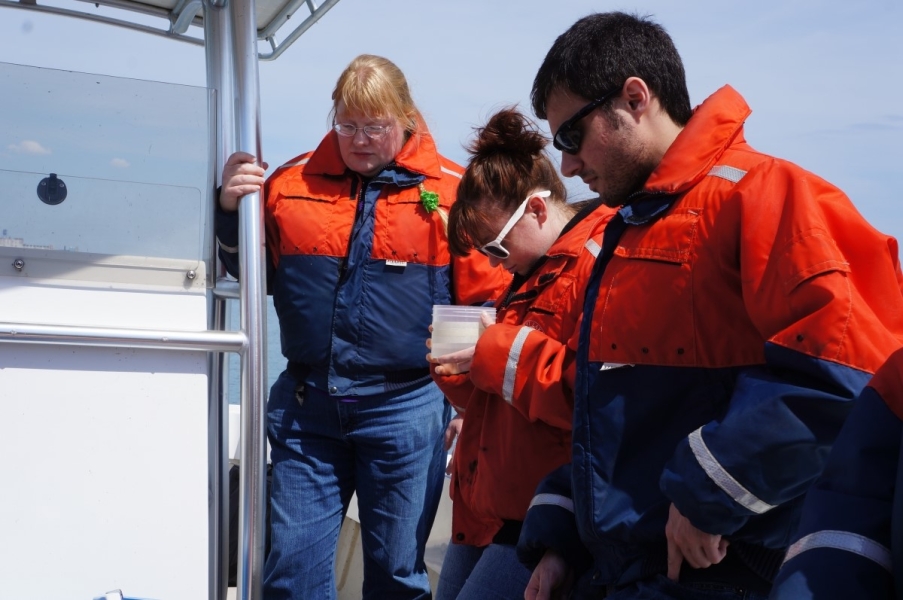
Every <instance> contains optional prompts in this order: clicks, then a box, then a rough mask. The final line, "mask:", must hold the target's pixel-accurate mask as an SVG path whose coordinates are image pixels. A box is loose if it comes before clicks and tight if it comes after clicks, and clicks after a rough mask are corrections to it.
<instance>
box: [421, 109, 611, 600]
mask: <svg viewBox="0 0 903 600" xmlns="http://www.w3.org/2000/svg"><path fill="white" fill-rule="evenodd" d="M546 144H547V140H546V139H545V137H544V136H543V135H542V134H541V133H540V132H539V131H538V129H537V128H536V126H535V125H534V124H533V123H532V122H531V121H530V120H528V119H527V117H525V116H524V115H522V114H521V113H519V112H518V111H516V110H515V109H510V108H509V109H504V110H502V111H500V112H498V113H497V114H495V115H494V116H492V117H491V118H490V119H489V122H488V123H487V124H486V125H485V126H484V127H482V128H479V129H478V130H477V135H476V139H474V140H473V142H472V143H471V144H470V147H469V148H468V150H469V151H470V155H471V160H470V163H469V165H468V166H467V169H466V170H465V173H464V176H463V178H462V180H461V183H460V184H459V186H458V193H457V201H456V202H455V204H454V205H453V206H452V208H451V211H450V213H449V231H448V233H449V248H450V249H451V251H452V253H453V254H458V255H465V254H468V253H469V252H470V251H471V250H472V249H476V250H478V251H479V252H481V253H483V254H484V255H485V256H486V257H487V259H488V260H489V263H490V264H491V265H492V266H496V265H499V264H500V265H502V266H503V267H504V268H505V269H507V270H508V271H509V272H511V273H513V275H514V280H513V282H512V284H511V287H510V288H509V289H508V291H507V293H506V294H505V295H504V297H503V298H502V299H501V300H499V301H498V302H496V310H497V323H492V322H488V323H486V322H484V325H486V326H487V327H486V330H485V331H484V332H483V334H482V336H481V337H480V339H479V341H478V342H477V345H476V346H475V347H474V348H471V349H469V350H464V351H461V352H459V353H455V354H449V355H446V356H439V357H433V356H431V357H430V359H431V361H432V362H433V363H434V364H435V365H436V366H435V367H434V369H433V377H434V379H435V380H436V382H437V383H438V384H439V387H440V388H441V389H442V391H443V392H445V394H446V396H447V397H448V398H449V400H450V401H451V403H452V404H453V405H454V406H455V407H456V408H457V410H458V413H459V414H460V415H463V423H462V426H461V432H460V434H459V437H458V441H457V446H456V449H455V455H454V460H453V464H452V467H451V470H452V481H451V495H452V500H453V503H452V536H451V544H449V548H448V552H447V554H446V557H445V562H444V564H443V566H442V571H441V574H440V579H439V587H438V590H437V596H436V600H450V599H457V600H476V599H480V600H485V599H487V598H491V599H509V598H510V599H512V600H513V599H521V598H523V595H524V590H525V588H526V585H527V583H528V581H529V580H530V571H529V570H528V569H527V568H526V567H524V566H523V565H521V564H520V563H519V562H518V560H517V555H516V553H515V546H516V544H517V539H518V535H519V533H520V526H521V522H522V520H523V518H524V516H525V515H526V513H527V508H528V506H529V504H530V502H531V500H532V499H533V494H534V491H535V489H536V486H537V484H538V483H539V482H540V480H541V479H542V478H543V477H544V476H545V475H547V474H548V473H549V472H550V471H552V470H554V469H556V468H557V467H559V466H561V465H562V464H565V463H567V462H569V461H570V455H571V436H570V430H571V412H572V406H573V405H572V400H571V398H572V392H571V390H572V387H573V384H574V358H575V356H574V349H575V348H576V340H572V338H575V337H576V335H577V331H578V329H577V321H578V318H579V316H580V313H581V310H582V299H583V296H584V288H585V285H586V281H587V279H588V277H589V273H590V269H591V267H592V264H593V261H594V259H595V256H596V254H597V253H598V250H599V245H600V243H601V237H602V232H603V230H604V226H605V223H606V222H607V221H608V219H609V218H610V217H611V215H612V214H613V210H612V209H610V208H606V207H605V206H602V205H601V203H599V202H598V201H595V202H589V203H582V204H568V203H567V202H566V191H565V187H564V185H563V183H562V182H561V180H560V178H559V177H558V174H557V172H556V169H555V166H554V164H553V163H552V161H551V160H550V159H549V157H548V155H547V154H546V151H545V147H546ZM571 340H572V341H571ZM569 341H570V343H569Z"/></svg>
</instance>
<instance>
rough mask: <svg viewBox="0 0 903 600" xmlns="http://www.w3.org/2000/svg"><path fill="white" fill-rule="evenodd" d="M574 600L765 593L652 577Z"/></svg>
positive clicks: (754, 599)
mask: <svg viewBox="0 0 903 600" xmlns="http://www.w3.org/2000/svg"><path fill="white" fill-rule="evenodd" d="M574 598H575V599H577V600H584V599H587V600H589V599H590V598H605V600H767V598H768V595H767V594H761V593H757V592H754V591H752V590H747V589H743V588H740V587H739V586H736V585H731V584H727V583H719V582H714V581H713V582H704V581H694V582H690V583H677V582H675V581H671V580H670V579H668V578H667V577H665V576H664V575H656V576H655V577H653V578H651V579H644V580H642V581H637V582H635V583H632V584H630V585H628V586H626V587H624V588H622V589H620V590H617V591H613V592H610V593H609V594H607V595H606V594H605V593H604V590H597V593H596V594H588V593H586V590H584V593H583V594H581V593H577V594H575V595H574Z"/></svg>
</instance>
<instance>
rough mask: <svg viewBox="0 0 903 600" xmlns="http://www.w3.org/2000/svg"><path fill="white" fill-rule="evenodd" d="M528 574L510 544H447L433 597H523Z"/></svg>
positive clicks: (462, 599) (514, 599) (504, 599)
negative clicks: (482, 545) (479, 545)
mask: <svg viewBox="0 0 903 600" xmlns="http://www.w3.org/2000/svg"><path fill="white" fill-rule="evenodd" d="M530 575H532V572H531V571H530V570H529V569H528V568H527V567H525V566H524V565H522V564H521V563H520V561H519V560H517V553H516V552H515V549H514V546H505V545H502V544H490V545H489V546H484V547H482V548H478V547H476V546H465V545H463V544H452V543H449V545H448V550H447V551H446V553H445V560H444V561H443V562H442V572H441V573H440V574H439V586H438V589H437V590H436V600H523V597H524V591H525V590H526V589H527V584H528V583H529V582H530Z"/></svg>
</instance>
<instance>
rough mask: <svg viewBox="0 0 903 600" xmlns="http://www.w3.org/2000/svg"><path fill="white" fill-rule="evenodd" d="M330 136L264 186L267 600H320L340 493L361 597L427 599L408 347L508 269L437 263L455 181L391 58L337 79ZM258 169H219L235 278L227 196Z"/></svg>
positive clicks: (414, 388)
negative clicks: (276, 333) (268, 302)
mask: <svg viewBox="0 0 903 600" xmlns="http://www.w3.org/2000/svg"><path fill="white" fill-rule="evenodd" d="M332 100H333V110H332V117H333V126H332V129H331V130H330V131H329V132H328V133H327V134H326V136H325V137H324V138H323V140H322V142H320V145H319V146H318V147H317V149H316V150H314V151H313V152H309V153H306V154H303V155H301V156H299V157H297V158H294V159H292V160H290V161H289V162H288V163H286V164H285V165H283V166H282V167H280V168H278V169H276V171H275V172H274V173H273V174H272V175H271V176H270V177H269V178H268V179H267V180H266V183H265V187H264V194H265V219H266V232H267V245H268V257H269V265H270V267H271V272H270V277H269V287H270V292H271V293H272V294H273V300H274V305H275V308H276V312H277V314H278V316H279V325H280V328H281V334H282V352H283V354H284V355H285V357H286V358H287V360H288V365H287V368H286V370H285V371H284V372H283V373H282V374H281V375H280V377H279V379H278V380H277V381H276V383H275V384H274V385H273V388H272V390H271V392H270V397H269V401H268V405H267V419H268V425H267V431H268V436H269V440H270V444H271V446H272V460H273V492H272V509H271V520H270V522H271V526H272V548H271V550H270V553H269V555H268V557H267V562H266V568H265V577H264V594H265V596H266V597H267V598H268V600H274V599H288V598H296V599H307V598H317V599H318V600H319V599H327V600H328V599H330V598H335V595H336V590H335V581H334V562H335V553H336V542H337V539H338V534H339V529H340V527H341V524H342V519H343V517H344V515H345V512H346V511H347V509H348V503H349V501H350V499H351V496H352V494H353V493H355V492H357V497H358V509H359V515H360V522H361V539H362V543H363V551H364V589H363V598H365V599H366V598H371V599H376V598H380V599H383V598H398V599H420V598H429V597H430V586H429V581H428V578H427V573H426V567H425V565H424V563H423V552H424V546H425V543H426V538H427V536H428V533H429V530H430V527H431V525H432V521H433V517H434V516H435V512H436V508H437V506H438V502H439V495H440V493H441V489H442V478H443V472H444V469H445V443H444V435H443V434H444V432H445V429H446V426H447V425H448V422H449V418H450V407H449V404H448V402H446V401H445V400H444V398H443V394H442V392H441V391H439V389H438V388H437V387H436V385H435V383H433V381H432V379H431V377H430V371H429V366H428V363H427V362H426V359H425V357H424V353H423V350H422V348H423V338H424V337H425V335H428V333H427V330H428V327H429V324H430V320H431V311H432V305H434V304H482V303H485V302H487V301H490V300H493V299H494V298H496V297H497V296H498V295H499V294H500V293H501V292H502V291H503V289H504V288H505V286H506V285H507V283H508V281H509V277H508V274H507V273H505V272H504V271H503V270H501V269H495V268H491V267H490V265H488V264H487V263H486V261H485V259H482V258H481V257H480V258H477V257H463V258H456V257H452V256H451V255H450V253H449V250H448V239H447V234H446V231H445V222H444V221H445V218H446V217H447V214H448V210H449V209H450V207H451V205H452V203H453V201H454V198H455V193H456V188H457V185H458V181H459V179H460V176H461V173H462V171H463V169H461V167H459V166H458V165H456V164H455V163H453V162H452V161H450V160H448V159H446V158H444V157H443V156H441V155H440V154H439V153H438V151H437V150H436V146H435V143H434V141H433V138H432V137H431V135H430V133H429V131H428V129H427V127H426V125H425V124H424V121H423V118H422V117H421V115H420V112H419V111H418V110H417V108H416V106H415V105H414V102H413V100H412V98H411V94H410V91H409V89H408V85H407V82H406V80H405V77H404V75H403V74H402V72H401V71H400V70H399V68H398V67H397V66H396V65H395V64H393V63H392V62H391V61H389V60H387V59H385V58H382V57H378V56H371V55H362V56H359V57H357V58H355V59H354V60H353V61H352V62H351V64H350V65H348V67H347V68H346V69H345V70H344V71H343V72H342V74H341V75H340V77H339V79H338V82H337V84H336V87H335V90H334V91H333V94H332ZM264 169H265V165H263V166H260V165H257V164H256V162H255V159H254V157H253V156H250V155H247V154H235V155H233V156H232V157H230V159H229V160H228V161H227V163H226V166H225V168H224V171H223V188H222V191H221V194H220V200H219V206H220V210H219V211H218V214H217V223H216V225H217V237H218V239H219V242H220V247H221V252H220V256H221V258H222V259H223V261H224V262H225V263H226V264H227V265H228V267H229V269H230V272H233V273H236V272H237V267H238V265H237V260H236V258H237V255H236V254H235V253H234V250H235V247H236V246H237V241H238V240H237V223H236V221H237V217H236V215H237V213H236V212H235V211H236V208H237V204H238V199H239V198H240V197H241V196H242V195H245V194H248V193H251V192H254V191H257V190H259V189H260V186H261V185H264V173H265V170H264Z"/></svg>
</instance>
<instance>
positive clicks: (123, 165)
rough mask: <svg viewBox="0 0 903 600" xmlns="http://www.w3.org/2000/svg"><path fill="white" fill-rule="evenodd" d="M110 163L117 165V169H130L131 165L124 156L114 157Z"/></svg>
mask: <svg viewBox="0 0 903 600" xmlns="http://www.w3.org/2000/svg"><path fill="white" fill-rule="evenodd" d="M110 164H111V165H113V166H114V167H116V168H117V169H128V168H129V167H130V166H131V165H130V164H129V161H127V160H126V159H124V158H114V159H113V160H111V161H110Z"/></svg>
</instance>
